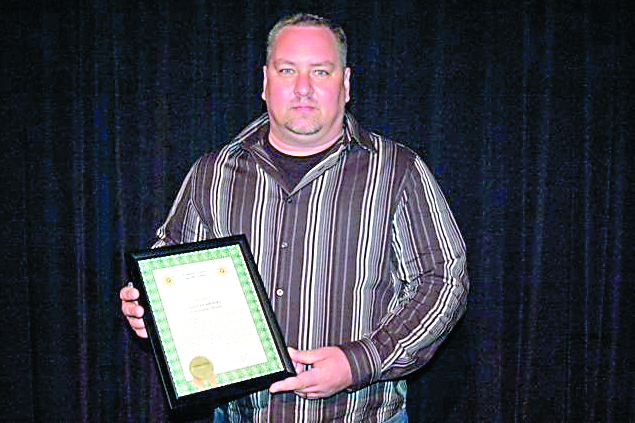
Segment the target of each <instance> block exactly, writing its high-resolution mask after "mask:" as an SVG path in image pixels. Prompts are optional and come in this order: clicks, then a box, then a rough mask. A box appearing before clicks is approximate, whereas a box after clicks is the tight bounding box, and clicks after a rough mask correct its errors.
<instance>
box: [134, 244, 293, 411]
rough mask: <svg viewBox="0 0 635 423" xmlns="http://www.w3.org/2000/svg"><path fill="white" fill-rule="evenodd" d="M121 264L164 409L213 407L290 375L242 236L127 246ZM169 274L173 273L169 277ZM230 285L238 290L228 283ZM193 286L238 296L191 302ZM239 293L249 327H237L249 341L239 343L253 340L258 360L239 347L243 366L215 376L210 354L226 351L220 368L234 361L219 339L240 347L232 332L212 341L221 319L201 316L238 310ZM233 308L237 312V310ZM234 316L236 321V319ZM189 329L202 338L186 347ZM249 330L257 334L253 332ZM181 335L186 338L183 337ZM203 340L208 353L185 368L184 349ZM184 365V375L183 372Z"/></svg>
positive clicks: (279, 336)
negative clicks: (135, 292) (140, 313)
mask: <svg viewBox="0 0 635 423" xmlns="http://www.w3.org/2000/svg"><path fill="white" fill-rule="evenodd" d="M126 265H127V268H128V272H129V276H130V277H131V278H132V282H133V284H134V286H135V287H137V288H138V289H139V293H140V295H139V304H140V305H142V306H143V307H144V309H145V314H144V322H145V325H146V329H147V332H148V337H149V338H150V344H151V345H152V350H153V353H154V357H155V359H156V363H157V367H158V370H159V374H160V377H161V381H162V384H163V387H164V390H165V393H166V396H167V400H168V404H169V407H170V409H171V410H177V409H183V408H187V407H190V406H193V405H196V404H204V406H205V407H216V406H218V405H221V404H223V403H226V402H228V401H230V400H232V399H235V398H238V397H242V396H244V395H247V394H250V393H252V392H256V391H259V390H262V389H266V388H268V387H269V386H270V385H271V384H272V383H273V382H276V381H279V380H282V379H285V378H287V377H290V376H294V375H295V374H296V372H295V370H294V367H293V364H292V362H291V359H290V357H289V353H288V351H287V348H286V344H285V342H284V339H283V336H282V332H281V331H280V326H279V324H278V322H277V319H276V317H275V315H274V313H273V309H272V307H271V303H270V302H269V298H268V296H267V293H266V290H265V287H264V285H263V283H262V279H261V277H260V274H259V272H258V269H257V266H256V263H255V261H254V258H253V255H252V253H251V249H250V247H249V244H248V242H247V238H246V237H245V235H236V236H231V237H225V238H216V239H211V240H206V241H200V242H195V243H189V244H180V245H174V246H167V247H159V248H153V249H145V250H139V251H134V252H129V253H126ZM232 266H233V268H232ZM193 269H196V270H193ZM188 272H190V273H188ZM214 272H216V273H214ZM173 273H176V274H178V275H179V276H178V277H177V276H170V275H172V274H173ZM161 275H164V276H161ZM165 275H168V276H165ZM158 279H161V281H160V280H158ZM227 280H230V282H226V281H227ZM218 281H221V282H218ZM236 281H238V282H236ZM236 283H238V284H239V285H240V288H236ZM208 284H209V285H208ZM213 284H216V285H213ZM212 286H227V287H229V288H227V290H226V291H222V290H220V291H219V290H218V289H216V290H214V289H215V288H214V289H212V288H210V287H212ZM174 287H177V288H174ZM186 287H187V288H186ZM190 287H194V288H190ZM197 290H199V291H200V292H205V293H206V294H209V293H210V292H211V293H216V294H217V293H218V292H232V293H233V294H232V295H227V297H231V298H238V301H233V302H231V301H224V300H220V299H219V296H218V295H217V296H216V297H215V298H212V299H210V298H209V297H208V298H207V299H206V300H202V301H198V300H196V301H193V302H195V304H191V303H192V301H190V302H188V296H189V297H190V299H192V298H194V297H192V295H195V294H192V292H194V293H197V292H199V291H197ZM239 292H242V295H244V302H245V304H246V307H247V308H248V309H249V311H248V314H249V316H251V318H252V319H251V324H253V328H251V327H250V326H249V325H250V323H249V322H247V323H246V324H244V325H243V326H244V327H245V328H246V329H245V330H244V332H245V334H246V335H245V339H249V340H250V341H249V343H246V344H245V346H244V348H247V349H249V348H251V347H253V346H254V345H256V344H257V343H258V342H257V341H260V347H261V348H262V355H263V356H264V358H265V361H264V362H263V363H256V364H254V363H255V361H258V360H260V359H261V357H260V356H259V355H258V354H260V352H258V354H255V355H253V354H252V351H253V350H254V348H251V351H245V355H248V356H249V357H250V360H251V361H250V362H249V363H248V365H247V366H245V368H240V367H239V368H237V369H233V370H231V371H227V372H219V374H216V373H215V370H214V366H213V364H212V363H213V362H214V361H216V359H217V357H219V356H221V357H222V356H223V354H220V352H223V353H225V352H226V354H225V355H226V358H225V362H226V367H227V362H231V364H232V365H233V366H234V367H235V365H236V364H237V363H239V362H240V361H239V360H238V359H237V358H236V355H235V354H234V355H233V356H231V359H229V358H227V357H230V352H231V351H224V349H223V348H220V349H219V348H218V347H219V345H223V347H224V348H229V347H228V346H227V345H229V344H231V345H233V346H232V351H241V347H242V345H240V342H239V341H236V340H235V339H233V338H232V339H229V341H230V342H229V343H220V344H219V342H220V341H219V342H216V343H214V342H213V341H212V339H223V338H222V335H219V336H216V332H218V331H219V330H220V329H218V328H217V326H219V325H220V324H221V323H219V324H218V325H216V324H210V325H208V326H209V327H205V325H206V323H205V322H207V321H208V320H209V319H205V317H206V316H208V315H209V316H216V317H217V318H218V317H222V318H221V319H220V320H223V318H225V317H227V316H229V315H232V313H235V312H236V313H238V312H241V313H243V314H242V316H245V304H242V302H241V301H242V300H240V294H238V293H239ZM205 301H206V302H205ZM225 303H228V304H229V305H227V304H225ZM201 304H202V305H201ZM219 304H221V305H220V306H219ZM206 307H207V308H206ZM236 309H240V310H239V311H238V312H237V311H236ZM226 311H229V313H226ZM188 316H191V317H188ZM201 316H203V318H201ZM227 318H229V317H227ZM188 319H190V320H188ZM241 320H242V321H243V322H244V319H241ZM177 322H178V324H177ZM208 323H209V322H208ZM190 325H193V326H190ZM201 326H203V328H202V329H200V328H201ZM193 327H196V328H197V330H196V334H197V335H198V336H200V337H202V338H200V339H198V338H197V339H195V340H194V341H193V343H194V344H195V345H196V346H194V347H192V346H191V345H192V342H190V341H192V337H191V334H190V335H188V334H189V331H191V330H193V329H192V328H193ZM210 328H211V329H210ZM199 329H200V330H199ZM221 329H222V328H221ZM206 330H209V333H206ZM254 330H255V333H256V334H257V335H254V332H253V331H254ZM172 332H174V333H172ZM207 335H209V337H208V338H206V336H207ZM239 338H240V337H239ZM179 339H180V341H179ZM187 339H190V341H188V342H186V341H184V340H187ZM208 339H209V341H210V342H209V343H210V347H209V348H211V345H214V346H215V348H213V349H211V350H210V349H209V348H208V350H209V351H211V353H206V355H199V356H196V357H195V358H193V359H192V360H191V361H190V363H189V367H188V368H187V369H186V366H185V364H186V363H185V362H186V361H188V360H189V358H187V357H190V356H191V355H192V353H191V351H195V350H196V348H201V349H202V350H205V349H206V348H207V347H208V345H207V340H208ZM256 339H257V341H256V342H255V344H254V340H256ZM236 342H238V344H237V345H235V343H236ZM199 344H200V345H199ZM208 350H205V351H208ZM255 350H258V348H255ZM183 351H185V352H183ZM207 355H211V356H212V358H213V359H209V358H208V357H207ZM184 357H185V358H186V359H184ZM259 357H260V358H259ZM234 360H238V361H234ZM254 360H255V361H254ZM221 362H222V360H221ZM245 363H247V361H245ZM188 369H189V372H190V374H188V373H187V370H188ZM190 379H191V380H190Z"/></svg>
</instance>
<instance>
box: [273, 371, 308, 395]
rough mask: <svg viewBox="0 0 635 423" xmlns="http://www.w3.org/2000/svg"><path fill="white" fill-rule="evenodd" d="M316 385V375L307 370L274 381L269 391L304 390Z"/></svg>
mask: <svg viewBox="0 0 635 423" xmlns="http://www.w3.org/2000/svg"><path fill="white" fill-rule="evenodd" d="M314 385H315V377H314V374H313V372H311V371H305V372H302V373H300V374H299V375H298V376H294V377H288V378H286V379H284V380H281V381H279V382H276V383H274V384H273V385H271V386H270V387H269V392H271V393H276V392H288V391H298V392H303V391H304V390H305V389H307V388H309V387H312V386H314Z"/></svg>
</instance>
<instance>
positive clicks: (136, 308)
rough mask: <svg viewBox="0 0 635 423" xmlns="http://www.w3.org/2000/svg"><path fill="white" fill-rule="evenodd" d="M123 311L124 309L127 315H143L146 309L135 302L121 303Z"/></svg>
mask: <svg viewBox="0 0 635 423" xmlns="http://www.w3.org/2000/svg"><path fill="white" fill-rule="evenodd" d="M121 311H123V314H124V316H126V317H143V315H144V314H145V310H144V309H143V307H141V306H140V305H138V304H135V303H123V304H122V305H121Z"/></svg>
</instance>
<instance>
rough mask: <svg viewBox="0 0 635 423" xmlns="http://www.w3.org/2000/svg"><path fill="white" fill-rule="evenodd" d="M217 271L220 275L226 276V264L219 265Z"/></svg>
mask: <svg viewBox="0 0 635 423" xmlns="http://www.w3.org/2000/svg"><path fill="white" fill-rule="evenodd" d="M216 273H218V276H225V275H226V274H227V268H226V267H225V266H218V267H217V268H216Z"/></svg>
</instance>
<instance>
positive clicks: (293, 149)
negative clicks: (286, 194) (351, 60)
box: [262, 15, 350, 155]
mask: <svg viewBox="0 0 635 423" xmlns="http://www.w3.org/2000/svg"><path fill="white" fill-rule="evenodd" d="M345 64H346V36H345V35H344V32H343V31H342V30H341V28H339V27H336V26H334V25H332V24H331V23H329V22H328V21H327V20H325V19H322V18H319V17H316V16H313V15H294V16H291V17H288V18H284V19H282V20H281V21H280V22H278V23H277V24H276V25H275V26H274V27H273V29H272V30H271V32H270V33H269V39H268V46H267V64H266V65H265V66H264V67H263V75H264V81H263V92H262V98H263V99H264V100H265V101H266V102H267V111H268V113H269V117H270V122H271V125H270V139H271V140H272V143H273V144H274V146H275V147H277V148H279V149H281V150H283V152H285V153H288V154H294V155H308V154H314V153H316V152H318V151H321V150H323V149H324V148H327V147H329V146H330V145H332V144H333V143H334V142H335V141H336V140H337V138H338V137H339V135H340V134H341V132H342V128H343V121H344V107H345V105H346V102H348V100H349V93H350V69H348V68H346V66H345Z"/></svg>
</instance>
